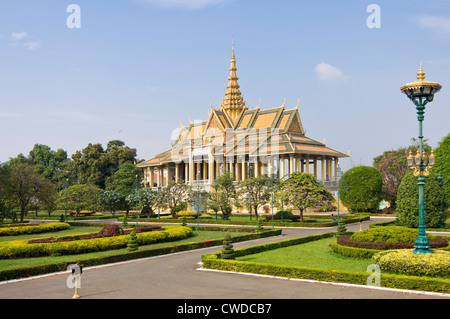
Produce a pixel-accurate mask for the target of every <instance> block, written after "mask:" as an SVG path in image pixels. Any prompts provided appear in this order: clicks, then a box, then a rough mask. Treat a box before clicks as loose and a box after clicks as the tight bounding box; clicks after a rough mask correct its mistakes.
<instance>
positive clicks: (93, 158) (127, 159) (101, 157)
mask: <svg viewBox="0 0 450 319" xmlns="http://www.w3.org/2000/svg"><path fill="white" fill-rule="evenodd" d="M72 160H73V161H74V169H75V171H76V172H77V175H78V179H79V182H80V183H89V184H94V185H96V186H98V187H100V188H102V189H104V188H105V186H106V183H107V179H108V178H109V177H110V176H112V175H113V174H114V173H115V172H116V171H117V170H118V169H119V167H120V166H121V165H122V164H124V163H129V164H133V163H134V162H135V161H136V149H134V148H129V147H127V146H125V143H124V142H122V141H118V140H114V141H111V142H109V143H108V145H107V148H106V150H105V149H104V148H103V146H102V145H101V144H99V143H97V144H91V143H89V144H88V146H86V147H85V148H84V149H83V150H82V151H77V152H75V153H74V154H73V155H72Z"/></svg>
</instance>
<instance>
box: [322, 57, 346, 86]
mask: <svg viewBox="0 0 450 319" xmlns="http://www.w3.org/2000/svg"><path fill="white" fill-rule="evenodd" d="M314 70H315V71H316V73H317V76H318V78H319V80H321V81H328V82H336V81H342V80H347V79H348V76H346V75H345V74H344V72H342V70H341V69H339V68H337V67H335V66H333V65H330V64H328V63H325V62H322V63H319V64H317V65H316V67H315V68H314Z"/></svg>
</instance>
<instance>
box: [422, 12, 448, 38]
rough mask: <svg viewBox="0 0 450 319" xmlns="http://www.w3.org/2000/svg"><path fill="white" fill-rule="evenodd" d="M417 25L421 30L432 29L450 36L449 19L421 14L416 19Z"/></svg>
mask: <svg viewBox="0 0 450 319" xmlns="http://www.w3.org/2000/svg"><path fill="white" fill-rule="evenodd" d="M417 23H418V25H419V27H421V28H423V29H432V30H435V31H437V32H439V33H443V34H448V35H450V19H448V18H442V17H437V16H432V15H429V14H423V15H420V16H419V17H418V19H417Z"/></svg>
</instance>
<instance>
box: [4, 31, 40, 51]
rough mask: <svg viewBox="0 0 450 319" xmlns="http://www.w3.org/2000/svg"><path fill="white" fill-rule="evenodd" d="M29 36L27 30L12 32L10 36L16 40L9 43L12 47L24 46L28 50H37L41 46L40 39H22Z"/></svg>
mask: <svg viewBox="0 0 450 319" xmlns="http://www.w3.org/2000/svg"><path fill="white" fill-rule="evenodd" d="M27 37H28V33H26V32H11V34H10V38H11V39H12V40H13V41H14V42H12V43H9V44H8V46H10V47H19V46H22V47H24V48H26V49H28V50H35V49H37V48H39V47H40V46H41V42H40V41H34V40H29V41H26V42H23V41H22V40H23V39H25V38H27Z"/></svg>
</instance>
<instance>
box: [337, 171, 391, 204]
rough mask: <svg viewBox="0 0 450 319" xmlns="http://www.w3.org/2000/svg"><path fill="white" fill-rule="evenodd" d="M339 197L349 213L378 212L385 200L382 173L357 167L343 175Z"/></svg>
mask: <svg viewBox="0 0 450 319" xmlns="http://www.w3.org/2000/svg"><path fill="white" fill-rule="evenodd" d="M339 195H340V199H341V201H342V203H343V204H344V206H346V207H347V209H348V210H349V211H352V212H356V211H360V212H374V213H375V212H378V207H379V203H380V201H381V200H382V198H383V181H382V177H381V173H380V172H379V171H378V170H377V169H375V168H373V167H370V166H357V167H354V168H351V169H350V170H348V171H347V172H345V173H344V175H342V178H341V180H340V183H339Z"/></svg>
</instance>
